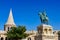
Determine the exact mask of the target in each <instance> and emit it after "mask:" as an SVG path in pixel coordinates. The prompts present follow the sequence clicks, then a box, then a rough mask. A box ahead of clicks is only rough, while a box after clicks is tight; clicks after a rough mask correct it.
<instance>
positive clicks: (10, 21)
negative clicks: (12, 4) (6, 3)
mask: <svg viewBox="0 0 60 40" xmlns="http://www.w3.org/2000/svg"><path fill="white" fill-rule="evenodd" d="M5 25H15V23H14V19H13V15H12V9H10V13H9V17H8V20H7V22H6V24H5Z"/></svg>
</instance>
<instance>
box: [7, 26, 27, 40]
mask: <svg viewBox="0 0 60 40" xmlns="http://www.w3.org/2000/svg"><path fill="white" fill-rule="evenodd" d="M25 31H26V28H25V26H18V27H12V28H11V30H9V31H8V32H7V37H8V38H11V39H22V38H26V37H27V36H28V34H26V33H25Z"/></svg>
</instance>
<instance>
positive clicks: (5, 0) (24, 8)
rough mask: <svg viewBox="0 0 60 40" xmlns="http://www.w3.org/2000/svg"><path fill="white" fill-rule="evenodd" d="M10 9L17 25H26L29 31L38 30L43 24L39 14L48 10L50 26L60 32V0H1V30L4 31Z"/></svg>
mask: <svg viewBox="0 0 60 40" xmlns="http://www.w3.org/2000/svg"><path fill="white" fill-rule="evenodd" d="M10 8H12V10H13V17H14V21H15V23H16V25H25V26H26V28H27V30H36V29H37V26H38V25H40V24H41V21H40V19H39V16H38V13H39V11H43V10H44V9H45V10H46V14H47V15H48V17H49V24H50V25H51V26H52V27H53V29H54V30H60V0H0V30H3V29H4V24H5V23H6V21H7V19H8V16H9V11H10Z"/></svg>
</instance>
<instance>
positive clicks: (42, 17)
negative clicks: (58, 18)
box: [38, 11, 48, 24]
mask: <svg viewBox="0 0 60 40" xmlns="http://www.w3.org/2000/svg"><path fill="white" fill-rule="evenodd" d="M38 15H39V17H40V20H41V23H43V24H48V16H47V15H46V12H45V11H43V12H39V14H38Z"/></svg>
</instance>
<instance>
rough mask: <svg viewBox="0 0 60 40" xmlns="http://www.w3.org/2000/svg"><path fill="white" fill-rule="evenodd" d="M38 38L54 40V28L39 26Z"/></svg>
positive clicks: (38, 39) (37, 39) (39, 39)
mask: <svg viewBox="0 0 60 40" xmlns="http://www.w3.org/2000/svg"><path fill="white" fill-rule="evenodd" d="M37 30H38V36H37V37H36V40H54V35H53V28H52V26H50V25H46V24H42V25H40V26H38V28H37Z"/></svg>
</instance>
